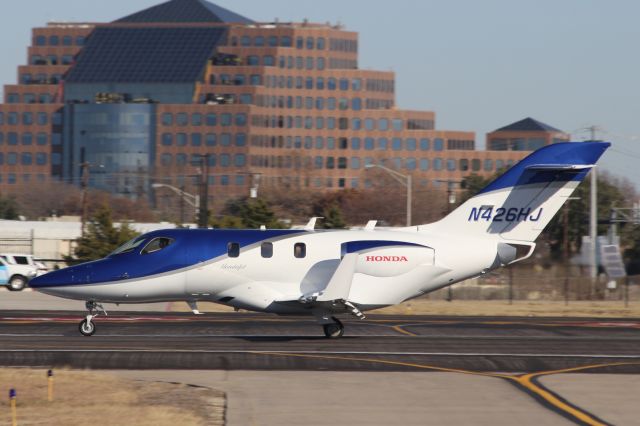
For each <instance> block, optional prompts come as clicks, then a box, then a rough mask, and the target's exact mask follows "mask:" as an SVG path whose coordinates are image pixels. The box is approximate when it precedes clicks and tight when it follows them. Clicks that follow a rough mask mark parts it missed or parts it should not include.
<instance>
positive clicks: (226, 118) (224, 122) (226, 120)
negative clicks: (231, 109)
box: [220, 113, 231, 127]
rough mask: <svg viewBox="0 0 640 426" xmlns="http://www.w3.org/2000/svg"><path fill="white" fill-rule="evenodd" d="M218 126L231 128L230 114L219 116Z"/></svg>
mask: <svg viewBox="0 0 640 426" xmlns="http://www.w3.org/2000/svg"><path fill="white" fill-rule="evenodd" d="M220 125H221V126H223V127H227V126H231V114H228V113H225V114H220Z"/></svg>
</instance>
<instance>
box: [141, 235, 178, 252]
mask: <svg viewBox="0 0 640 426" xmlns="http://www.w3.org/2000/svg"><path fill="white" fill-rule="evenodd" d="M172 242H173V239H171V238H167V237H158V238H154V239H153V240H151V241H149V244H147V245H146V246H145V247H144V248H143V249H142V251H141V252H140V254H149V253H154V252H156V251H160V250H162V249H163V248H165V247H167V246H168V245H169V244H171V243H172Z"/></svg>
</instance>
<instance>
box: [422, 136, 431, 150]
mask: <svg viewBox="0 0 640 426" xmlns="http://www.w3.org/2000/svg"><path fill="white" fill-rule="evenodd" d="M430 145H431V144H430V143H429V139H420V151H429V148H430Z"/></svg>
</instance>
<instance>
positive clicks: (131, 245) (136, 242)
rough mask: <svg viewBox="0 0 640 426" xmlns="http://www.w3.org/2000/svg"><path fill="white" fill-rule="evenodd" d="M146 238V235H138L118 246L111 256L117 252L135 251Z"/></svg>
mask: <svg viewBox="0 0 640 426" xmlns="http://www.w3.org/2000/svg"><path fill="white" fill-rule="evenodd" d="M145 240H146V238H144V237H136V238H134V239H132V240H129V241H127V242H126V243H124V244H123V245H121V246H120V247H118V248H117V249H115V250H114V251H113V252H112V253H111V254H110V255H109V256H115V255H117V254H122V253H129V252H131V251H133V250H134V249H135V248H136V247H139V246H140V245H141V244H142V243H144V241H145Z"/></svg>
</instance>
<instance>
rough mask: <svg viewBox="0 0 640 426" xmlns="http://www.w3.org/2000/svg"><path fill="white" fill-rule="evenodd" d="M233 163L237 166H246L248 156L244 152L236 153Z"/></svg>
mask: <svg viewBox="0 0 640 426" xmlns="http://www.w3.org/2000/svg"><path fill="white" fill-rule="evenodd" d="M233 164H234V166H236V167H244V166H245V165H246V164H247V157H246V155H244V154H236V155H235V156H234V157H233Z"/></svg>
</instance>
